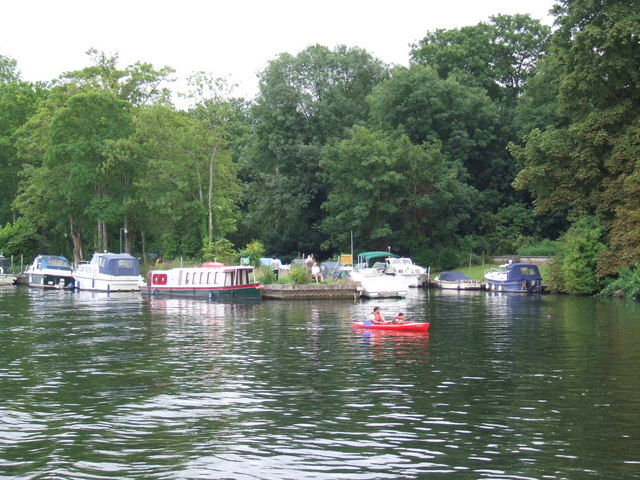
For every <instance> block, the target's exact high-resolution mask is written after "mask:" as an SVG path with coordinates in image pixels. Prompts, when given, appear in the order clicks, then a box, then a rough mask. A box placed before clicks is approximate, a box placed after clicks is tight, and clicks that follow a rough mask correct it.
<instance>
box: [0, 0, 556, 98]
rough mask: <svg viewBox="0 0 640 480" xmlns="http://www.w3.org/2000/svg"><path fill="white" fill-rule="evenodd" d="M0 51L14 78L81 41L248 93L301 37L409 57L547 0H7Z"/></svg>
mask: <svg viewBox="0 0 640 480" xmlns="http://www.w3.org/2000/svg"><path fill="white" fill-rule="evenodd" d="M2 3H3V4H2V7H0V12H1V14H2V25H1V27H0V54H2V55H5V56H9V57H12V58H14V59H15V60H16V61H17V62H18V69H19V70H20V72H21V73H22V78H23V79H25V80H29V81H37V80H52V79H54V78H56V77H58V76H59V75H61V74H62V73H64V72H67V71H71V70H78V69H81V68H84V67H86V66H89V65H90V59H89V57H88V56H87V55H86V51H87V50H88V49H89V48H95V49H97V50H98V51H103V52H105V53H107V54H116V53H117V54H118V55H119V58H120V66H126V65H130V64H132V63H134V62H136V61H141V62H149V63H152V64H153V65H154V66H155V67H162V66H169V67H172V68H174V69H175V70H176V77H178V78H180V79H184V78H185V77H187V76H188V75H189V74H191V73H193V72H196V71H205V72H210V73H212V74H213V75H215V76H218V77H225V78H227V79H228V80H229V81H230V82H232V83H239V84H240V86H239V87H238V89H237V90H236V92H235V93H236V95H239V96H245V97H247V98H252V97H253V96H254V95H255V93H256V91H257V84H258V81H257V78H256V74H257V73H258V72H259V71H261V70H264V68H265V67H266V66H267V64H268V62H269V60H272V59H274V58H276V56H277V55H278V54H280V53H283V52H288V53H291V54H293V55H295V54H297V53H298V52H300V51H301V50H304V49H305V48H306V47H308V46H309V45H314V44H316V43H317V44H320V45H324V46H326V47H329V48H331V49H333V48H334V47H336V46H337V45H341V44H343V45H347V46H348V47H360V48H363V49H365V50H367V51H368V52H369V53H371V54H372V55H373V56H375V57H377V58H379V59H380V60H382V61H383V62H385V63H388V64H398V65H407V64H408V60H409V51H410V44H413V43H416V42H417V41H418V40H420V39H421V38H423V37H424V36H425V35H426V33H427V32H428V31H434V30H436V29H438V28H444V29H450V28H456V27H461V26H465V25H475V24H477V23H479V22H481V21H488V19H489V17H490V16H491V15H496V14H516V13H528V14H530V15H531V16H532V17H533V18H537V19H539V20H541V21H542V22H543V23H545V24H548V25H551V24H552V22H553V17H551V16H549V15H548V11H549V9H550V8H551V7H552V6H553V4H554V3H555V1H554V0H437V1H436V0H393V1H385V2H383V1H379V0H323V1H316V2H308V1H303V0H298V1H296V0H262V1H259V0H228V1H225V2H222V1H214V0H208V1H205V0H180V1H166V0H109V1H100V2H98V1H95V0H57V1H54V0H19V1H18V0H12V1H8V2H2Z"/></svg>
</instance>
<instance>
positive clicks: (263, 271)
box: [256, 266, 278, 285]
mask: <svg viewBox="0 0 640 480" xmlns="http://www.w3.org/2000/svg"><path fill="white" fill-rule="evenodd" d="M256 276H257V280H258V281H259V282H260V283H263V284H265V285H272V284H274V283H278V279H277V278H276V274H275V273H273V270H271V267H268V266H263V267H261V268H260V269H259V270H258V274H257V275H256Z"/></svg>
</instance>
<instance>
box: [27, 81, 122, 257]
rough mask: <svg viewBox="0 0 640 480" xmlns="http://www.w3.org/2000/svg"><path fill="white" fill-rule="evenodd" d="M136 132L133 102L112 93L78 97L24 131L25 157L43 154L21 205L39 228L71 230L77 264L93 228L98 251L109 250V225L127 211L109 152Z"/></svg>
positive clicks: (33, 165)
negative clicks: (49, 225)
mask: <svg viewBox="0 0 640 480" xmlns="http://www.w3.org/2000/svg"><path fill="white" fill-rule="evenodd" d="M131 131H132V130H131V115H130V112H129V104H128V103H127V102H124V101H122V100H119V99H117V98H116V97H115V96H114V95H113V94H110V93H107V92H92V93H80V94H77V95H74V96H72V97H70V98H68V99H67V100H66V102H65V103H64V105H63V106H61V107H59V108H56V109H55V111H50V113H48V114H46V115H45V114H44V113H43V114H42V115H41V116H39V117H34V118H33V119H32V120H31V121H30V122H28V123H27V124H26V125H25V127H23V129H22V130H21V133H22V135H23V139H22V143H21V145H22V148H23V151H22V152H21V153H22V155H23V158H28V157H29V156H30V155H32V154H33V152H38V151H39V152H41V153H42V155H43V156H42V163H40V164H38V163H31V164H27V165H26V166H25V168H24V170H23V172H24V173H23V175H24V178H23V181H22V182H21V187H20V194H19V195H18V198H17V200H16V205H17V207H18V208H19V210H20V211H21V213H23V214H24V215H26V216H27V217H29V218H30V219H32V221H34V223H36V224H40V225H44V224H45V222H49V221H51V219H54V221H55V222H56V223H57V225H56V228H57V229H58V230H61V231H63V232H65V231H69V232H70V234H71V238H72V240H73V245H74V258H75V260H76V261H79V260H82V259H83V257H84V249H83V240H82V237H83V234H89V232H90V231H91V229H90V225H91V224H93V225H95V226H96V227H97V230H96V239H97V241H96V243H95V246H96V248H105V249H106V248H108V244H107V233H108V232H107V225H108V223H109V222H111V221H113V219H114V217H116V216H118V215H119V214H120V213H121V207H120V202H119V201H118V198H114V195H112V194H113V190H114V182H113V178H110V177H111V172H112V169H111V168H109V166H108V164H107V163H108V159H109V156H108V152H109V149H110V148H111V145H112V144H111V142H113V141H115V140H118V139H121V138H125V137H127V136H129V135H130V134H131ZM118 167H120V168H122V166H121V165H120V166H116V169H117V168H118ZM117 188H118V187H116V189H117ZM64 224H66V225H67V226H66V227H64V226H63V225H64Z"/></svg>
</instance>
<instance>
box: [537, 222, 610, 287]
mask: <svg viewBox="0 0 640 480" xmlns="http://www.w3.org/2000/svg"><path fill="white" fill-rule="evenodd" d="M603 231H604V229H603V227H602V226H601V225H600V224H599V222H598V220H597V219H596V218H595V217H591V216H584V217H580V218H579V219H578V220H577V221H576V222H575V223H574V224H573V225H572V226H571V227H570V228H569V230H567V232H566V233H565V234H564V235H562V237H561V238H560V246H559V248H558V251H557V255H556V258H555V261H554V262H553V263H552V264H551V265H550V266H549V286H550V287H551V289H552V290H559V291H564V292H567V293H572V294H591V293H594V292H596V291H598V290H599V289H600V283H599V281H598V278H597V276H596V261H597V257H598V254H599V253H600V252H601V251H602V250H603V249H604V248H605V245H604V243H602V241H601V239H602V236H603Z"/></svg>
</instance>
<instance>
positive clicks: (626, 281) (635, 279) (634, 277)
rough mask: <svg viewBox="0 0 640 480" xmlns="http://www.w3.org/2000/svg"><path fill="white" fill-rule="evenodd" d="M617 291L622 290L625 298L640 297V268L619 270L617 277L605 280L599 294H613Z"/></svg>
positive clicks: (636, 298) (635, 298)
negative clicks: (604, 284)
mask: <svg viewBox="0 0 640 480" xmlns="http://www.w3.org/2000/svg"><path fill="white" fill-rule="evenodd" d="M618 292H622V294H623V295H624V296H625V298H633V299H634V300H638V298H640V268H637V267H636V268H634V269H630V268H623V269H622V270H620V272H619V273H618V278H616V279H609V280H607V281H606V286H605V287H604V289H602V291H601V292H600V295H607V296H615V295H617V294H618Z"/></svg>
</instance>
